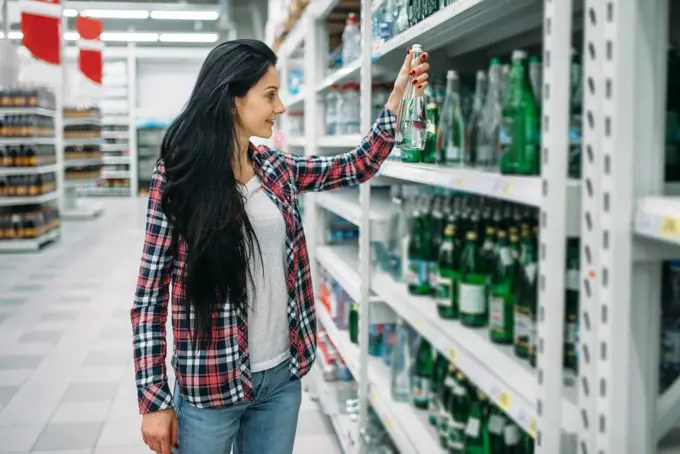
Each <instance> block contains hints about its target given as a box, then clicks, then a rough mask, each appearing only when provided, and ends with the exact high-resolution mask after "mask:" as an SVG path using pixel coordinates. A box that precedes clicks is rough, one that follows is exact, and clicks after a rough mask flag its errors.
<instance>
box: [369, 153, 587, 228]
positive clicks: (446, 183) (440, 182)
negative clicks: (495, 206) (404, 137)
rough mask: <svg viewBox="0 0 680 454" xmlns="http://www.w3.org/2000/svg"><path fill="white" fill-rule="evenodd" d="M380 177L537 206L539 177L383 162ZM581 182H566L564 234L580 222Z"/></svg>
mask: <svg viewBox="0 0 680 454" xmlns="http://www.w3.org/2000/svg"><path fill="white" fill-rule="evenodd" d="M380 175H381V176H385V177H392V178H396V179H399V180H404V181H411V182H413V183H421V184H427V185H432V186H441V187H443V188H448V189H455V190H458V191H463V192H469V193H472V194H479V195H483V196H486V197H493V198H496V199H501V200H506V201H508V202H515V203H521V204H523V205H529V206H533V207H540V206H541V198H542V189H541V177H538V176H535V177H534V176H530V177H529V176H527V177H523V176H512V175H501V174H499V173H496V172H487V171H483V170H478V169H472V168H465V167H444V166H437V165H434V164H411V163H403V162H400V161H385V163H384V164H383V165H382V167H381V168H380ZM580 207H581V183H580V181H577V180H570V181H569V182H568V183H567V213H568V216H567V221H568V222H567V234H568V235H570V236H575V235H578V232H579V230H580V227H581V226H580V223H581V219H580V217H579V215H578V213H580V212H581V208H580Z"/></svg>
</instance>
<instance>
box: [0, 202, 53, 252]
mask: <svg viewBox="0 0 680 454" xmlns="http://www.w3.org/2000/svg"><path fill="white" fill-rule="evenodd" d="M60 225H61V220H60V217H59V210H58V209H57V208H56V207H55V206H53V205H50V204H42V205H36V206H32V207H27V206H26V207H25V206H17V207H8V208H6V209H3V210H2V211H0V244H2V243H3V242H5V241H13V240H32V239H36V238H39V237H41V236H43V235H45V234H47V233H49V232H52V231H54V230H57V229H59V227H60Z"/></svg>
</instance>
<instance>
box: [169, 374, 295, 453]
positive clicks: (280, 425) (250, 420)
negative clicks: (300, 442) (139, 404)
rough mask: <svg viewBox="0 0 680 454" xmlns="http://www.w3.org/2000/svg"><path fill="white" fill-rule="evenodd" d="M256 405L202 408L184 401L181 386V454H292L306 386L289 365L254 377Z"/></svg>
mask: <svg viewBox="0 0 680 454" xmlns="http://www.w3.org/2000/svg"><path fill="white" fill-rule="evenodd" d="M252 381H253V390H254V393H255V401H253V402H242V403H238V404H235V405H232V406H230V407H226V408H197V407H194V406H192V405H190V404H188V403H187V402H185V401H184V399H182V397H181V395H180V394H179V392H178V389H177V384H175V393H174V399H175V412H176V414H177V420H178V423H179V434H178V440H177V441H178V444H179V449H178V450H176V451H174V452H176V453H177V454H229V453H230V451H231V448H232V445H233V448H234V451H233V452H234V454H264V453H267V454H292V452H293V443H294V441H295V432H296V430H297V421H298V414H299V411H300V401H301V398H302V387H301V382H300V380H299V379H297V378H291V375H290V373H289V372H288V362H287V361H286V362H284V363H282V364H280V365H278V366H276V367H274V368H272V369H269V370H265V371H262V372H256V373H254V374H253V380H252Z"/></svg>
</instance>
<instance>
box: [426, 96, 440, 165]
mask: <svg viewBox="0 0 680 454" xmlns="http://www.w3.org/2000/svg"><path fill="white" fill-rule="evenodd" d="M428 89H430V87H429V86H428V87H427V88H426V89H425V90H426V91H425V102H426V103H427V107H426V108H425V118H426V122H427V131H426V133H425V134H426V136H425V149H424V150H423V162H425V163H426V164H434V163H436V162H437V125H438V124H439V106H438V105H437V103H436V102H434V95H433V94H432V93H431V91H432V90H431V89H430V90H428Z"/></svg>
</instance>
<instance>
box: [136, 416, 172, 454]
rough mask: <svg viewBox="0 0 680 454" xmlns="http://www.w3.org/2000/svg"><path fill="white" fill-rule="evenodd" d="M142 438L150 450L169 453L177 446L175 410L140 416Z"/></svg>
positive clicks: (161, 453) (159, 453) (158, 453)
mask: <svg viewBox="0 0 680 454" xmlns="http://www.w3.org/2000/svg"><path fill="white" fill-rule="evenodd" d="M142 438H143V439H144V443H146V445H147V446H148V447H149V449H150V450H152V451H153V452H155V453H157V454H171V450H170V448H174V447H176V446H177V417H176V416H175V410H174V409H173V408H168V409H165V410H159V411H155V412H153V413H147V414H145V415H144V416H143V417H142Z"/></svg>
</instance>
